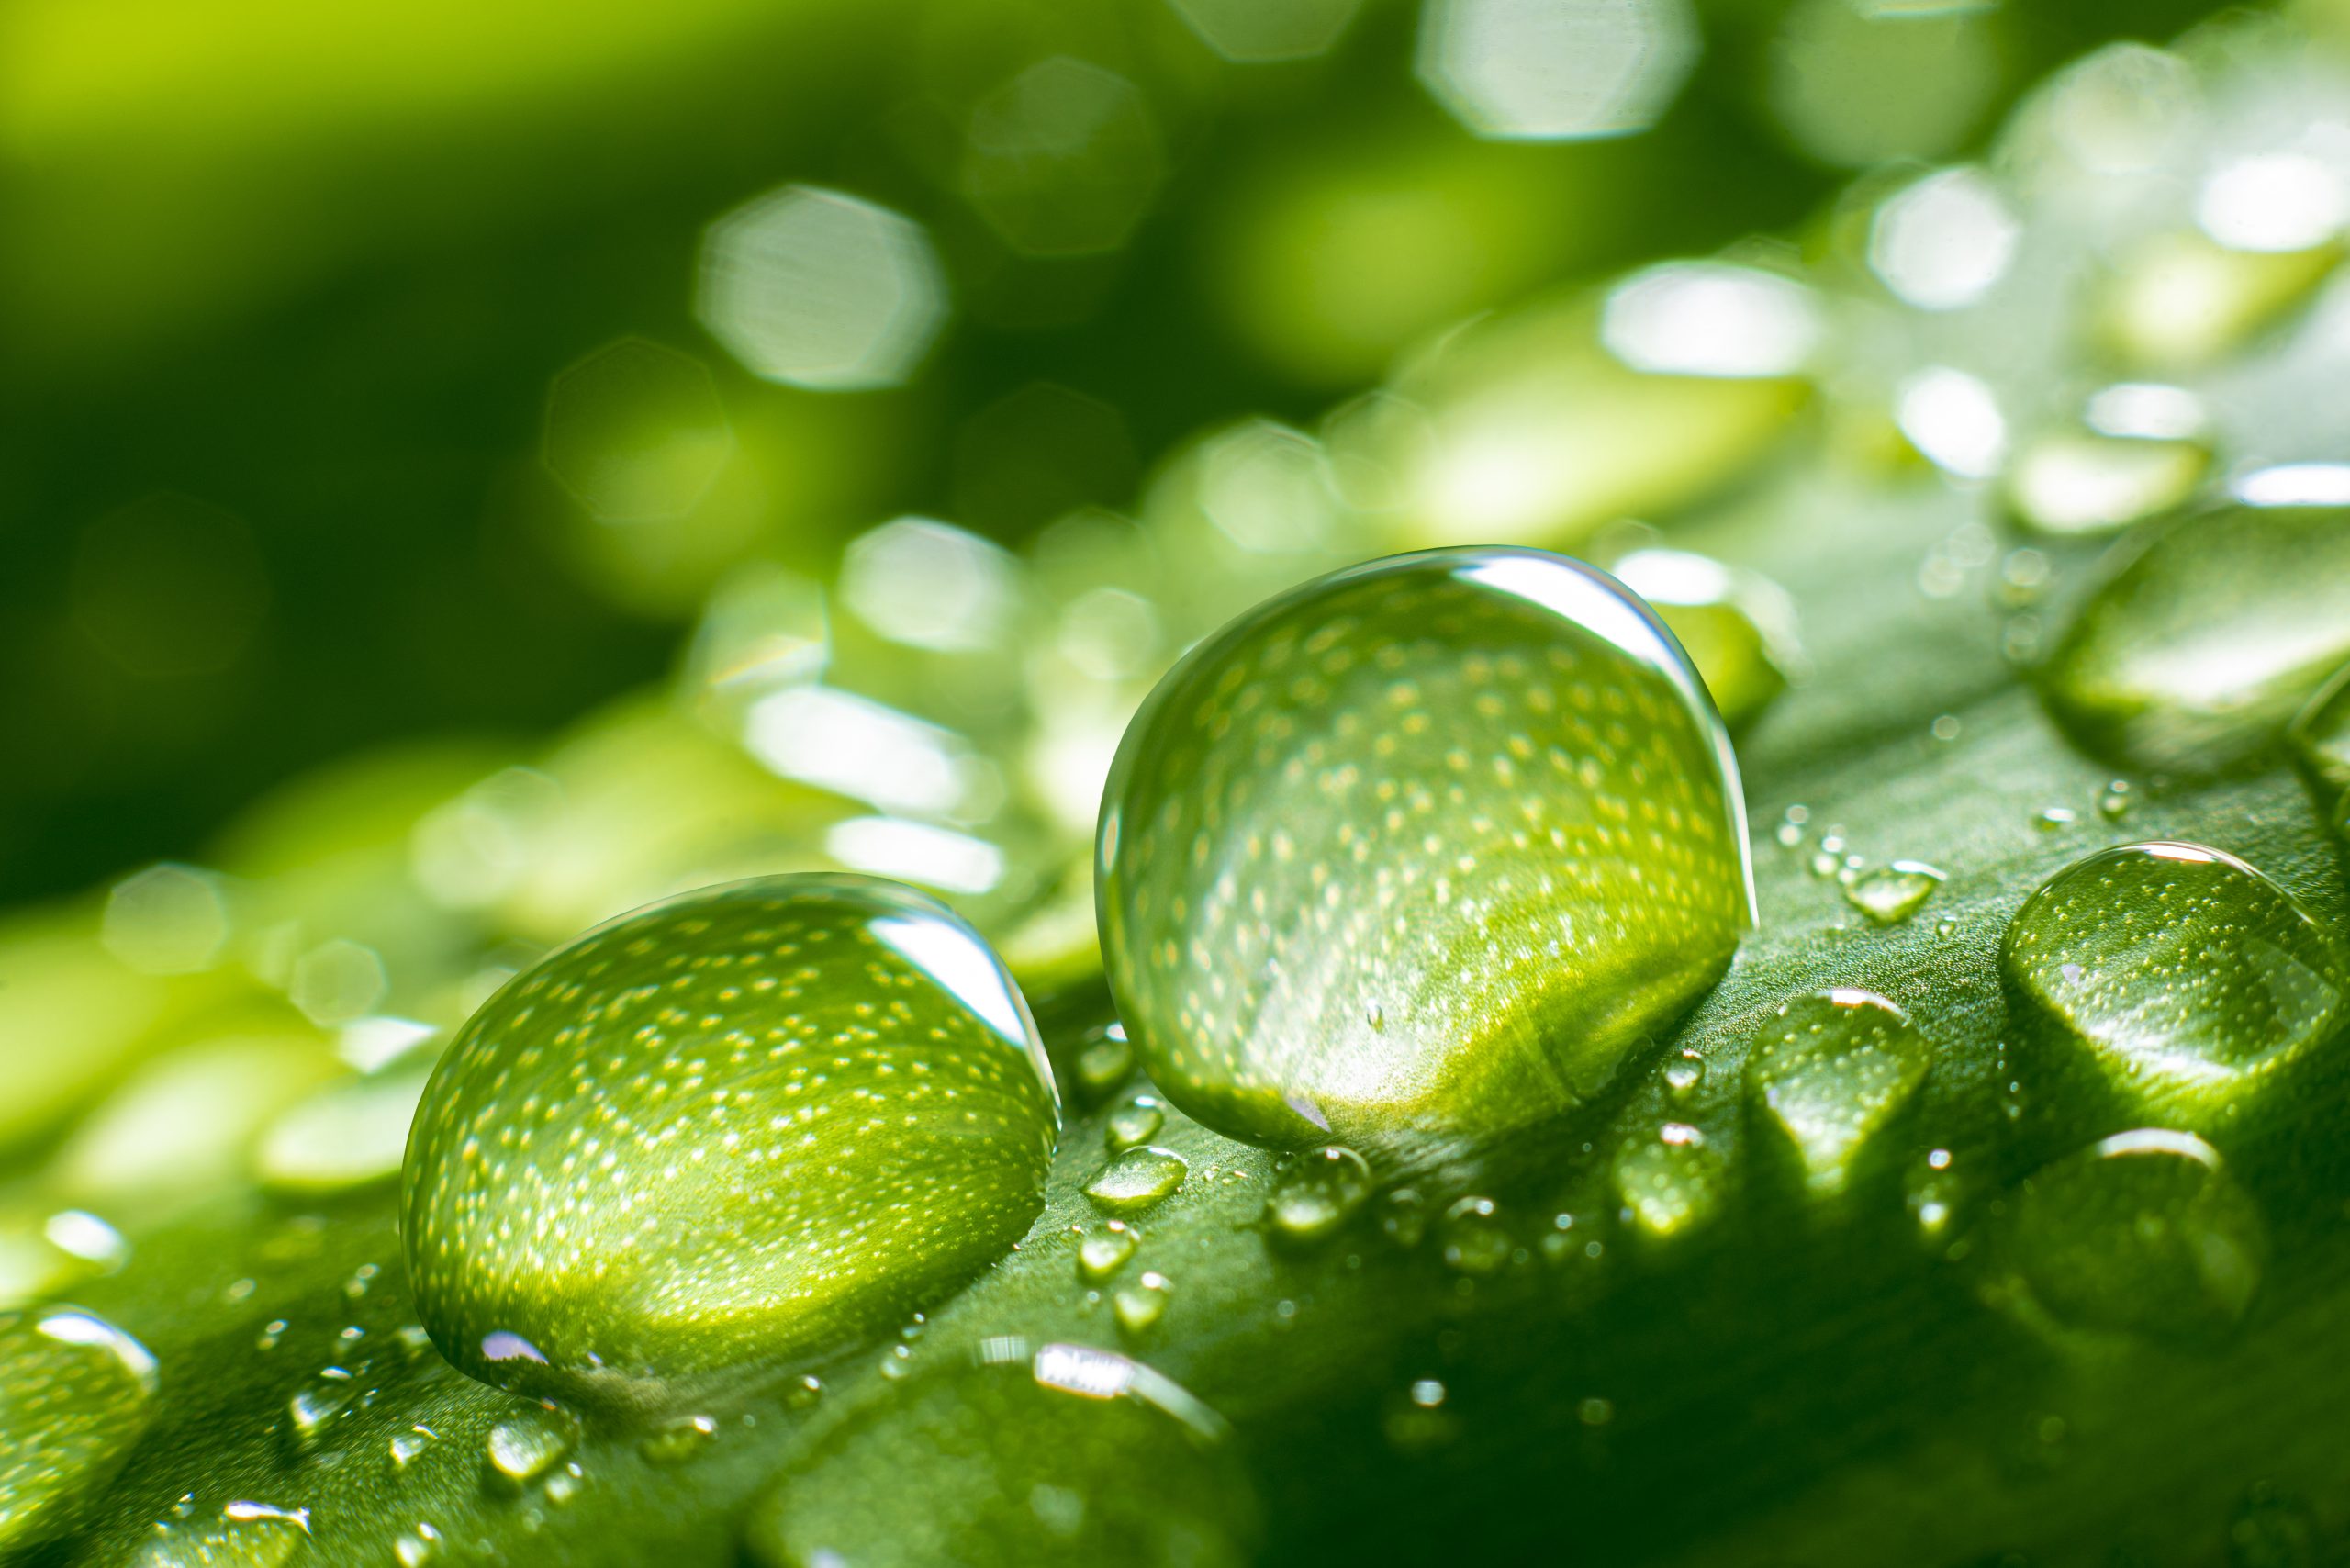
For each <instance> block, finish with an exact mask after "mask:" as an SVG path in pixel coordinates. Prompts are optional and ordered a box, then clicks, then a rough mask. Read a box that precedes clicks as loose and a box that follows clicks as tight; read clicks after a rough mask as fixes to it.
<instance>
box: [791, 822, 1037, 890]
mask: <svg viewBox="0 0 2350 1568" xmlns="http://www.w3.org/2000/svg"><path fill="white" fill-rule="evenodd" d="M824 853H826V854H827V855H830V856H831V857H833V858H834V859H835V860H837V861H839V862H840V863H841V864H842V865H844V866H846V867H849V868H851V869H853V870H858V871H865V872H868V873H870V874H872V875H873V876H876V877H894V878H896V879H899V880H901V881H907V882H914V883H918V884H920V885H921V886H923V887H926V888H935V889H937V890H939V891H941V892H948V893H972V894H978V893H984V892H987V891H990V890H992V889H993V888H994V887H995V886H996V884H997V883H999V882H1001V881H1002V880H1003V851H1002V850H1001V849H998V848H997V847H996V846H994V845H992V844H990V843H988V842H987V841H986V840H985V839H979V838H973V837H971V836H969V835H968V834H960V833H957V832H955V831H954V830H953V829H951V828H943V827H934V826H933V825H932V824H930V823H918V822H908V821H906V820H905V819H904V818H902V817H852V818H850V819H849V820H848V821H846V822H841V823H834V824H833V826H832V827H831V828H830V829H829V830H828V831H827V832H826V833H825V834H824Z"/></svg>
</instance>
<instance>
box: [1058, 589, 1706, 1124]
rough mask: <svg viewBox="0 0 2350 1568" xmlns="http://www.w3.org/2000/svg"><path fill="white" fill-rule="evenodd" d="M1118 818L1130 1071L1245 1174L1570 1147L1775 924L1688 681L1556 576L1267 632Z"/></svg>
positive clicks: (1285, 621) (1207, 667)
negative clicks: (1682, 1016) (1765, 917)
mask: <svg viewBox="0 0 2350 1568" xmlns="http://www.w3.org/2000/svg"><path fill="white" fill-rule="evenodd" d="M1105 801H1106V802H1107V804H1106V807H1105V810H1104V812H1103V813H1102V832H1101V841H1100V862H1101V867H1102V874H1101V886H1102V921H1103V924H1102V934H1103V940H1102V949H1103V953H1104V956H1105V958H1106V959H1107V962H1108V965H1109V972H1110V976H1111V980H1112V987H1113V991H1115V993H1116V994H1117V996H1118V998H1119V1000H1120V1002H1121V1004H1122V1005H1121V1011H1122V1013H1123V1014H1124V1016H1125V1020H1126V1024H1127V1026H1128V1028H1129V1030H1130V1031H1131V1032H1132V1033H1133V1035H1134V1039H1135V1044H1136V1049H1137V1050H1138V1051H1139V1052H1140V1054H1141V1056H1142V1058H1143V1059H1144V1063H1145V1065H1146V1066H1147V1068H1148V1069H1149V1070H1150V1073H1151V1077H1152V1079H1153V1080H1154V1081H1156V1082H1157V1083H1158V1086H1159V1088H1160V1089H1161V1090H1162V1091H1164V1092H1166V1093H1167V1095H1168V1096H1169V1098H1170V1099H1172V1100H1173V1101H1174V1102H1175V1103H1177V1104H1178V1105H1180V1106H1181V1107H1182V1108H1183V1109H1184V1110H1185V1111H1186V1112H1187V1113H1189V1114H1192V1115H1194V1116H1195V1117H1197V1118H1198V1119H1199V1120H1201V1121H1203V1122H1204V1123H1206V1124H1208V1125H1209V1126H1214V1127H1215V1128H1216V1129H1218V1130H1219V1131H1223V1132H1225V1133H1228V1134H1231V1135H1233V1136H1236V1137H1244V1138H1247V1139H1248V1140H1249V1141H1252V1142H1258V1143H1266V1144H1273V1145H1280V1146H1287V1147H1292V1148H1310V1147H1314V1146H1317V1145H1320V1144H1324V1143H1326V1142H1329V1141H1330V1140H1331V1138H1332V1137H1333V1135H1335V1136H1337V1137H1338V1138H1340V1139H1342V1140H1343V1141H1345V1142H1348V1143H1349V1144H1354V1145H1356V1146H1358V1147H1363V1146H1366V1145H1367V1144H1368V1143H1371V1142H1376V1141H1377V1140H1378V1139H1379V1138H1381V1137H1387V1136H1395V1135H1400V1134H1403V1133H1404V1132H1407V1131H1411V1130H1423V1131H1436V1132H1442V1133H1453V1134H1463V1135H1470V1134H1478V1133H1483V1132H1485V1131H1491V1130H1499V1129H1502V1128H1505V1127H1509V1126H1520V1125H1524V1124H1526V1123H1528V1122H1532V1121H1536V1120H1539V1119H1540V1118H1542V1117H1545V1116H1548V1115H1551V1114H1556V1113H1558V1112H1559V1111H1561V1110H1562V1109H1564V1108H1566V1107H1568V1106H1571V1105H1573V1104H1575V1103H1580V1102H1582V1101H1583V1099H1585V1098H1587V1097H1588V1096H1589V1094H1591V1093H1592V1092H1594V1091H1595V1090H1596V1089H1597V1088H1598V1087H1599V1086H1600V1085H1602V1084H1604V1083H1605V1082H1606V1081H1607V1080H1608V1079H1609V1078H1610V1077H1611V1076H1612V1075H1613V1074H1614V1072H1615V1070H1616V1069H1617V1067H1618V1066H1619V1065H1620V1064H1621V1062H1622V1060H1623V1059H1624V1058H1625V1057H1626V1056H1627V1055H1628V1053H1629V1052H1630V1051H1631V1050H1632V1049H1633V1047H1635V1045H1636V1044H1637V1043H1638V1042H1639V1040H1640V1039H1641V1038H1643V1037H1644V1036H1647V1035H1648V1034H1649V1032H1650V1031H1651V1030H1652V1029H1653V1028H1654V1026H1655V1025H1658V1024H1660V1023H1662V1022H1663V1021H1664V1020H1666V1019H1669V1018H1671V1017H1672V1016H1673V1015H1675V1014H1678V1013H1680V1012H1681V1011H1682V1010H1683V1009H1684V1008H1685V1007H1686V1006H1687V1005H1688V1004H1689V1002H1691V1001H1692V1000H1693V999H1695V997H1696V996H1697V995H1698V994H1700V993H1701V992H1703V991H1705V990H1706V989H1707V987H1708V986H1710V985H1712V984H1713V982H1714V981H1715V980H1717V979H1718V977H1719V976H1720V974H1721V972H1722V970H1723V969H1724V968H1725V967H1726V966H1727V965H1728V963H1729V958H1730V955H1731V953H1732V952H1733V950H1734V949H1735V947H1736V946H1737V943H1738V939H1739V935H1740V932H1741V931H1743V930H1744V929H1745V928H1746V927H1747V925H1748V924H1751V919H1752V900H1751V875H1750V872H1749V868H1748V867H1747V863H1746V853H1747V841H1746V832H1745V825H1744V823H1743V821H1742V816H1743V812H1742V808H1741V806H1740V795H1739V788H1738V783H1737V767H1736V763H1735V761H1734V759H1733V758H1732V756H1731V755H1730V751H1729V744H1728V741H1727V738H1726V736H1725V734H1724V732H1723V730H1722V727H1721V725H1720V722H1718V719H1717V718H1716V717H1715V715H1714V712H1713V710H1712V705H1711V703H1710V702H1709V701H1708V700H1707V697H1706V695H1705V692H1704V690H1703V689H1702V687H1701V686H1700V684H1699V682H1698V680H1697V678H1696V676H1695V673H1694V671H1693V670H1692V669H1691V668H1690V666H1689V663H1688V661H1687V659H1686V658H1685V657H1684V655H1682V654H1681V652H1680V650H1679V648H1678V646H1677V645H1676V644H1674V643H1673V639H1672V637H1671V636H1670V634H1669V633H1666V632H1664V631H1663V630H1662V628H1661V627H1660V626H1659V624H1658V623H1657V622H1656V621H1655V619H1654V618H1653V616H1651V614H1650V612H1649V611H1647V610H1645V609H1644V608H1643V607H1642V606H1641V605H1640V604H1639V602H1638V601H1637V600H1635V599H1631V598H1630V597H1629V596H1628V595H1627V594H1625V593H1624V592H1623V590H1622V589H1621V588H1618V587H1617V585H1616V584H1615V583H1614V582H1612V581H1611V580H1610V579H1608V578H1606V577H1604V576H1602V575H1600V574H1598V573H1596V572H1594V571H1592V570H1591V569H1590V568H1588V567H1584V566H1580V565H1578V564H1576V563H1574V562H1571V561H1567V560H1563V559H1561V558H1559V557H1556V556H1551V555H1547V554H1541V553H1539V552H1532V551H1520V550H1506V549H1476V550H1456V551H1434V552H1428V553H1426V554H1416V555H1407V556H1400V557H1396V558H1394V559H1391V560H1386V561H1381V562H1375V563H1372V564H1371V565H1369V566H1360V567H1356V568H1352V569H1350V570H1348V571H1344V572H1339V573H1337V574H1334V575H1332V576H1330V577H1324V578H1322V579H1320V580H1318V581H1316V582H1315V583H1312V584H1309V585H1307V586H1306V587H1304V588H1299V589H1297V590H1294V591H1292V593H1290V594H1288V595H1285V596H1283V597H1281V598H1280V599H1274V600H1271V601H1270V602H1268V603H1267V604H1264V605H1262V606H1259V608H1258V609H1256V610H1252V611H1250V612H1249V613H1248V614H1247V615H1245V616H1243V617H1241V618H1240V619H1239V620H1238V621H1237V622H1233V623H1232V624H1231V625H1230V626H1228V627H1226V628H1225V630H1224V631H1223V632H1222V633H1218V634H1217V635H1215V636H1214V637H1212V638H1210V639H1208V640H1207V642H1205V643H1204V644H1202V645H1201V646H1200V647H1198V648H1196V649H1195V650H1194V651H1193V652H1192V654H1191V655H1189V656H1187V657H1186V659H1185V660H1184V662H1183V663H1182V664H1181V665H1180V666H1178V667H1177V668H1176V670H1175V671H1174V672H1173V673H1172V674H1170V675H1169V677H1168V678H1166V679H1165V680H1164V681H1162V682H1161V683H1160V685H1159V686H1158V689H1157V690H1156V691H1154V692H1153V694H1152V696H1151V698H1150V700H1148V701H1147V703H1146V704H1145V707H1144V709H1143V711H1142V712H1141V713H1140V714H1139V715H1138V716H1137V717H1136V721H1135V722H1134V724H1133V725H1132V726H1131V727H1130V728H1129V729H1128V731H1127V733H1126V737H1125V744H1124V745H1122V746H1121V747H1120V750H1119V753H1118V760H1117V763H1116V766H1115V767H1114V768H1113V776H1112V780H1111V783H1110V786H1109V789H1108V791H1107V794H1106V795H1105ZM1373 1001H1376V1002H1378V1003H1379V1004H1380V1005H1381V1007H1382V1009H1383V1014H1384V1018H1385V1026H1384V1028H1383V1029H1378V1030H1374V1029H1373V1028H1371V1025H1369V1024H1368V1023H1367V1022H1366V1014H1365V1008H1366V1005H1367V1004H1368V1003H1369V1002H1373Z"/></svg>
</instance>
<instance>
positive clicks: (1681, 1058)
mask: <svg viewBox="0 0 2350 1568" xmlns="http://www.w3.org/2000/svg"><path fill="white" fill-rule="evenodd" d="M1705 1081H1706V1058H1704V1057H1701V1056H1699V1055H1698V1054H1697V1053H1696V1052H1695V1051H1694V1050H1686V1049H1684V1050H1683V1051H1682V1052H1681V1054H1680V1055H1678V1056H1676V1057H1674V1058H1673V1059H1672V1060H1670V1061H1668V1062H1666V1063H1665V1064H1664V1086H1665V1087H1666V1088H1667V1089H1670V1090H1671V1091H1673V1092H1674V1093H1675V1094H1686V1093H1688V1092H1690V1091H1691V1090H1693V1089H1695V1088H1696V1087H1697V1085H1699V1084H1700V1083H1703V1082H1705Z"/></svg>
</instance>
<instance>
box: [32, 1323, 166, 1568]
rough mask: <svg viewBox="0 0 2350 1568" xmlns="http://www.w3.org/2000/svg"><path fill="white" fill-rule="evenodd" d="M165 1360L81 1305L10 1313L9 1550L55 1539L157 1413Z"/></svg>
mask: <svg viewBox="0 0 2350 1568" xmlns="http://www.w3.org/2000/svg"><path fill="white" fill-rule="evenodd" d="M154 1394H155V1359H154V1358H153V1357H152V1356H151V1355H149V1354H148V1353H147V1350H146V1349H145V1347H143V1346H141V1345H140V1343H139V1342H138V1341H137V1340H135V1339H133V1338H131V1337H130V1336H129V1335H128V1334H125V1333H124V1332H122V1330H120V1329H119V1328H117V1327H114V1326H113V1325H112V1324H110V1323H108V1322H106V1320H105V1319H104V1318H101V1317H98V1316H95V1315H94V1314H91V1313H87V1312H84V1311H81V1310H79V1309H78V1308H74V1307H63V1306H60V1307H50V1308H46V1309H41V1310H37V1311H33V1312H26V1313H11V1314H0V1556H11V1557H13V1556H14V1555H15V1554H16V1552H17V1551H18V1550H19V1549H21V1548H25V1547H28V1546H32V1545H34V1544H36V1543H38V1542H40V1541H43V1540H50V1538H51V1537H52V1536H54V1535H55V1534H57V1533H58V1532H59V1531H60V1530H62V1529H63V1528H65V1526H66V1525H67V1524H68V1523H69V1522H70V1516H71V1515H72V1514H73V1512H74V1511H75V1508H76V1506H77V1505H78V1503H79V1501H80V1499H81V1498H82V1497H83V1495H84V1494H85V1493H87V1492H88V1491H89V1490H90V1489H91V1488H93V1487H95V1486H97V1485H99V1484H103V1483H104V1482H105V1481H106V1479H107V1478H108V1477H110V1476H111V1475H113V1473H115V1472H116V1470H117V1469H118V1468H120V1466H121V1464H122V1462H123V1460H124V1459H125V1458H126V1457H128V1456H129V1452H130V1449H131V1446H132V1445H133V1444H134V1443H136V1442H137V1441H138V1440H139V1439H140V1436H141V1435H142V1434H143V1433H144V1432H145V1431H146V1430H147V1428H148V1425H149V1424H150V1423H151V1421H152V1420H153V1419H154V1417H155V1409H154Z"/></svg>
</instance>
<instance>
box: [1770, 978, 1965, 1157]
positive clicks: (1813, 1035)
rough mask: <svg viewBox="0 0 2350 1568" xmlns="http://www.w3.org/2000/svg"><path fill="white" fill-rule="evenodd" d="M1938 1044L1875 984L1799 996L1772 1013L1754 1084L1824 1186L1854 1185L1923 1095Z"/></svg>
mask: <svg viewBox="0 0 2350 1568" xmlns="http://www.w3.org/2000/svg"><path fill="white" fill-rule="evenodd" d="M1932 1065H1933V1055H1932V1048H1931V1047H1929V1046H1928V1045H1927V1044H1926V1039H1925V1036H1922V1035H1920V1034H1919V1033H1918V1029H1917V1025H1913V1024H1912V1023H1910V1022H1909V1015H1908V1014H1906V1013H1904V1012H1902V1011H1901V1009H1900V1008H1898V1007H1896V1006H1895V1005H1894V1004H1893V1003H1892V1002H1887V1001H1886V999H1885V998H1884V997H1881V996H1878V995H1876V994H1875V993H1874V992H1873V991H1847V990H1836V991H1817V992H1814V993H1813V994H1811V995H1809V996H1798V997H1796V998H1794V999H1792V1000H1790V1001H1788V1002H1785V1003H1782V1004H1781V1006H1780V1008H1779V1010H1778V1011H1777V1012H1776V1013H1775V1014H1772V1016H1771V1017H1770V1018H1769V1019H1767V1020H1765V1021H1764V1023H1763V1025H1762V1028H1761V1030H1759V1031H1758V1032H1757V1033H1756V1035H1755V1036H1754V1045H1753V1048H1752V1049H1751V1050H1750V1051H1749V1052H1748V1053H1747V1057H1746V1092H1747V1093H1748V1094H1749V1095H1751V1097H1752V1098H1753V1100H1754V1102H1755V1103H1756V1104H1757V1106H1759V1107H1760V1109H1761V1110H1762V1114H1763V1119H1764V1120H1765V1122H1766V1123H1767V1125H1769V1126H1772V1127H1774V1128H1775V1129H1776V1130H1777V1131H1778V1133H1779V1134H1781V1135H1782V1136H1783V1137H1785V1139H1786V1142H1787V1144H1788V1145H1789V1146H1790V1147H1791V1148H1793V1149H1794V1150H1795V1154H1796V1159H1797V1161H1798V1162H1799V1163H1800V1164H1801V1166H1802V1168H1803V1173H1804V1180H1805V1182H1806V1183H1807V1185H1808V1186H1809V1187H1810V1188H1811V1189H1812V1190H1813V1191H1814V1192H1818V1193H1838V1192H1841V1191H1843V1190H1844V1189H1845V1187H1847V1186H1848V1185H1850V1184H1851V1182H1852V1170H1853V1168H1854V1166H1855V1165H1856V1164H1857V1163H1858V1162H1859V1160H1860V1158H1861V1155H1862V1152H1863V1149H1864V1148H1866V1146H1867V1144H1868V1142H1869V1140H1870V1139H1871V1138H1872V1137H1875V1136H1876V1135H1877V1133H1878V1132H1879V1131H1881V1130H1882V1129H1883V1128H1884V1127H1885V1126H1886V1125H1887V1124H1888V1123H1890V1122H1892V1121H1893V1120H1894V1119H1895V1118H1896V1117H1897V1116H1898V1115H1899V1114H1901V1112H1902V1110H1903V1109H1904V1108H1905V1107H1906V1106H1908V1104H1909V1103H1910V1102H1911V1101H1913V1100H1914V1099H1916V1097H1917V1093H1918V1089H1919V1085H1920V1084H1922V1083H1924V1082H1925V1081H1926V1074H1927V1072H1928V1070H1930V1068H1931V1067H1932Z"/></svg>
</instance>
